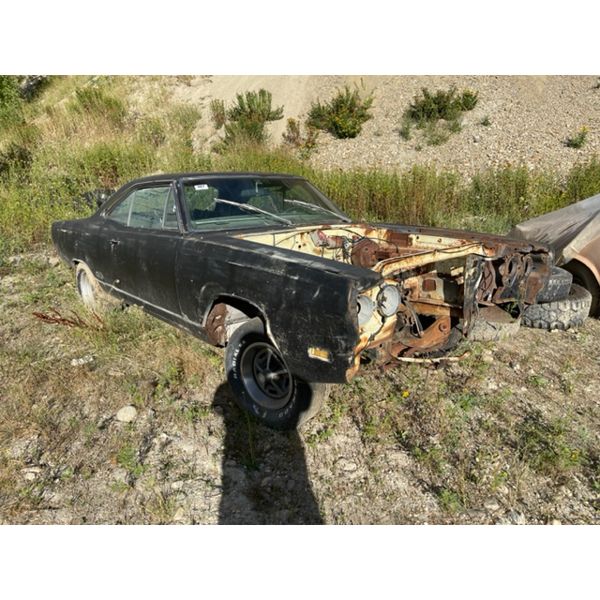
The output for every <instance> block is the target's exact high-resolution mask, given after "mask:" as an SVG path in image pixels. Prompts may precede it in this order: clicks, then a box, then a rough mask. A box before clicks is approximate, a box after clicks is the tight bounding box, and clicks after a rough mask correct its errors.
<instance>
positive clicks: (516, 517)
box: [507, 510, 527, 525]
mask: <svg viewBox="0 0 600 600" xmlns="http://www.w3.org/2000/svg"><path fill="white" fill-rule="evenodd" d="M507 517H508V521H509V522H510V523H511V524H513V525H527V519H526V518H525V515H524V514H523V513H520V512H518V511H516V510H511V511H510V512H509V513H508V515H507Z"/></svg>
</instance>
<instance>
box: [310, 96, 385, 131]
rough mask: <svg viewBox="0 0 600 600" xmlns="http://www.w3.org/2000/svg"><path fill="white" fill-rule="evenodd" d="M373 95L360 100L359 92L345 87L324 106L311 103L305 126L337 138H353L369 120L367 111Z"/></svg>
mask: <svg viewBox="0 0 600 600" xmlns="http://www.w3.org/2000/svg"><path fill="white" fill-rule="evenodd" d="M372 104H373V95H372V94H369V95H368V96H366V97H365V98H362V97H361V95H360V93H359V90H358V89H354V90H350V88H349V87H348V86H345V87H344V89H343V90H339V91H338V93H337V94H336V96H335V97H334V98H333V99H332V100H330V101H329V102H327V103H325V104H321V102H319V101H317V102H313V103H312V105H311V108H310V111H309V113H308V120H307V125H309V126H311V127H314V128H316V129H322V130H324V131H328V132H329V133H331V134H333V135H334V136H335V137H337V138H355V137H356V136H357V135H358V134H359V133H360V132H361V129H362V126H363V124H364V123H365V122H366V121H368V120H369V119H370V118H371V114H370V113H369V109H370V108H371V106H372Z"/></svg>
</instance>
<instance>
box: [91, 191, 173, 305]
mask: <svg viewBox="0 0 600 600" xmlns="http://www.w3.org/2000/svg"><path fill="white" fill-rule="evenodd" d="M181 238H182V236H181V232H180V226H179V218H178V209H177V203H176V200H175V188H174V185H173V184H172V182H163V183H152V184H146V185H144V186H141V187H137V188H136V189H134V190H132V191H131V193H130V194H128V195H127V196H126V197H125V198H123V200H121V201H120V202H118V203H117V204H116V205H115V206H113V207H111V208H110V209H109V211H108V212H107V214H106V215H105V223H104V226H103V228H102V233H101V235H100V236H99V244H100V245H101V246H103V248H104V250H103V252H102V251H99V252H98V254H99V255H102V256H103V257H104V260H102V261H101V264H100V271H101V273H102V275H103V280H104V281H105V282H106V283H109V284H110V285H111V286H113V288H115V290H116V291H118V292H119V293H121V295H122V296H123V297H125V298H126V299H129V300H130V301H132V302H139V303H143V304H144V305H147V306H148V308H151V309H155V310H158V311H163V312H168V313H173V314H176V315H178V314H179V302H178V300H177V290H176V287H175V273H174V269H175V260H176V256H177V249H178V245H179V243H180V241H181Z"/></svg>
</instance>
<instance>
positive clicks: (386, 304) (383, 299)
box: [377, 285, 400, 317]
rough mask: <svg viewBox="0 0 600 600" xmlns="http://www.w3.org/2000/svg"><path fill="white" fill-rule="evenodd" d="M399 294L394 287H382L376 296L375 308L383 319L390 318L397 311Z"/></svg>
mask: <svg viewBox="0 0 600 600" xmlns="http://www.w3.org/2000/svg"><path fill="white" fill-rule="evenodd" d="M399 305H400V292H399V291H398V288H397V287H396V286H395V285H384V286H383V287H382V288H381V291H380V292H379V294H377V307H378V308H379V312H380V313H381V314H382V315H383V316H384V317H391V316H393V315H395V314H396V312H397V311H398V306H399Z"/></svg>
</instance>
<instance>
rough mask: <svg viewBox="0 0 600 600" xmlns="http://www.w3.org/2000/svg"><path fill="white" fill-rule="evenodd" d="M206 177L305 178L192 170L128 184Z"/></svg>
mask: <svg viewBox="0 0 600 600" xmlns="http://www.w3.org/2000/svg"><path fill="white" fill-rule="evenodd" d="M204 177H232V178H233V177H269V178H271V179H274V178H280V179H290V178H293V179H304V177H302V176H300V175H291V174H288V173H262V172H259V171H220V172H191V173H157V174H154V175H147V176H146V177H139V178H138V179H132V180H131V181H129V182H128V183H127V186H129V185H131V184H137V183H150V182H152V181H164V180H165V179H197V178H204Z"/></svg>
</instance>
